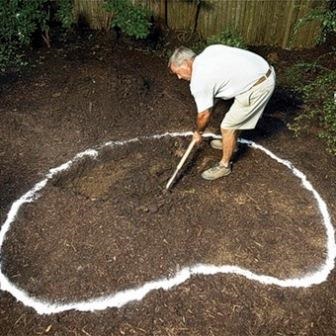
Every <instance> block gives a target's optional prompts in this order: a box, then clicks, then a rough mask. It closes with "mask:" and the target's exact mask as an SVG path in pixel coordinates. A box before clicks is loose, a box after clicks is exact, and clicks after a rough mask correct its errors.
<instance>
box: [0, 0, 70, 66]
mask: <svg viewBox="0 0 336 336" xmlns="http://www.w3.org/2000/svg"><path fill="white" fill-rule="evenodd" d="M56 5H59V7H58V11H57V14H58V15H59V17H60V19H61V23H62V24H63V25H64V26H66V27H68V26H69V24H70V22H73V19H72V21H71V19H70V14H69V13H72V7H71V0H59V1H58V2H57V3H56ZM51 8H52V1H50V0H29V1H26V0H0V42H1V44H0V70H1V71H6V70H7V69H8V68H10V67H16V66H19V65H24V64H26V62H25V61H24V52H23V51H24V48H25V47H27V46H28V45H29V44H30V43H31V40H32V35H33V34H34V33H35V32H36V31H38V30H40V31H41V32H42V34H43V35H44V36H43V37H44V39H45V41H46V42H48V43H49V35H48V32H49V22H50V17H51Z"/></svg>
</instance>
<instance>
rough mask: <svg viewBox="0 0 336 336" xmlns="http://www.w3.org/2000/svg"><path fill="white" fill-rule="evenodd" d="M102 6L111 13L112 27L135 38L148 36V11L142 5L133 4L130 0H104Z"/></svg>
mask: <svg viewBox="0 0 336 336" xmlns="http://www.w3.org/2000/svg"><path fill="white" fill-rule="evenodd" d="M104 7H105V9H106V10H107V11H108V12H112V13H113V19H112V27H117V28H120V30H121V31H122V32H124V33H125V34H127V35H128V36H131V37H135V38H137V39H138V38H145V37H147V36H148V34H149V28H150V26H151V23H150V20H149V18H150V13H149V11H148V10H147V9H145V8H144V7H142V6H136V5H133V4H132V3H131V1H130V0H105V6H104Z"/></svg>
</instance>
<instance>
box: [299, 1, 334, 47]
mask: <svg viewBox="0 0 336 336" xmlns="http://www.w3.org/2000/svg"><path fill="white" fill-rule="evenodd" d="M311 21H318V22H320V23H321V27H322V29H321V34H320V35H319V36H317V41H316V42H318V43H322V42H325V41H326V38H327V36H328V35H331V34H336V1H335V0H327V1H325V2H321V3H320V5H319V6H318V7H316V8H313V9H312V10H311V11H310V12H309V13H308V14H307V15H305V16H304V17H303V18H301V19H300V20H299V21H298V22H297V23H296V24H295V26H294V33H297V31H298V30H299V28H301V27H302V26H304V25H305V24H306V23H308V22H311Z"/></svg>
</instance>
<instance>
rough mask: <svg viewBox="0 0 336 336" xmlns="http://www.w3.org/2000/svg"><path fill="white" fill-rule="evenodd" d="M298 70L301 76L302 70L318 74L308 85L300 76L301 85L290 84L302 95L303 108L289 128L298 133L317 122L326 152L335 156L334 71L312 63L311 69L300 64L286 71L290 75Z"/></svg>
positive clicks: (335, 77)
mask: <svg viewBox="0 0 336 336" xmlns="http://www.w3.org/2000/svg"><path fill="white" fill-rule="evenodd" d="M293 69H294V70H293ZM298 69H300V70H301V71H303V72H302V73H301V74H303V75H304V74H305V72H304V69H306V71H307V69H310V70H311V69H314V71H318V74H315V77H314V78H313V79H311V80H310V82H309V83H308V84H302V78H303V77H302V75H301V77H299V78H300V80H301V83H300V82H299V81H298V82H296V83H294V84H292V85H293V86H292V87H293V88H294V89H295V90H296V91H297V92H298V93H299V94H301V95H302V99H303V102H304V105H305V106H304V110H303V113H301V114H300V115H299V116H297V117H296V118H295V119H294V122H293V123H292V124H290V125H289V128H290V129H291V130H293V131H295V132H296V133H299V132H300V131H302V130H303V129H305V128H307V127H308V124H309V123H310V122H318V124H319V126H320V127H321V131H320V132H319V134H318V135H319V137H321V138H323V139H325V140H326V142H327V148H328V151H329V152H331V153H332V154H334V155H336V97H335V93H336V91H335V83H336V70H330V69H326V68H323V67H318V68H317V65H316V64H315V63H313V67H311V66H307V65H305V66H303V65H302V64H301V66H298V65H295V66H293V67H292V68H291V69H289V70H288V72H287V74H288V73H289V74H291V73H292V71H294V73H295V72H297V71H298ZM316 69H318V70H316ZM310 76H312V74H310ZM289 81H290V78H289Z"/></svg>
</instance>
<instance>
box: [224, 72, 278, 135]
mask: <svg viewBox="0 0 336 336" xmlns="http://www.w3.org/2000/svg"><path fill="white" fill-rule="evenodd" d="M271 70H272V72H271V74H270V76H269V77H268V78H266V79H265V80H264V81H263V82H262V83H260V84H258V85H256V86H253V87H252V88H251V89H249V90H248V91H246V92H244V93H242V94H240V95H238V96H236V97H235V100H234V102H233V104H232V106H231V107H230V109H229V111H228V112H227V113H226V115H225V117H224V119H223V121H222V123H221V128H224V129H241V130H246V129H253V128H255V126H256V124H257V122H258V120H259V118H260V117H261V115H262V113H263V111H264V109H265V107H266V104H267V103H268V101H269V99H270V98H271V96H272V93H273V91H274V87H275V72H274V69H273V67H271Z"/></svg>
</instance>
